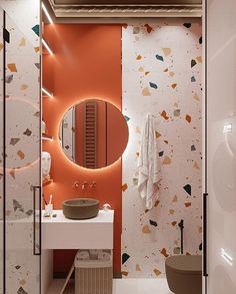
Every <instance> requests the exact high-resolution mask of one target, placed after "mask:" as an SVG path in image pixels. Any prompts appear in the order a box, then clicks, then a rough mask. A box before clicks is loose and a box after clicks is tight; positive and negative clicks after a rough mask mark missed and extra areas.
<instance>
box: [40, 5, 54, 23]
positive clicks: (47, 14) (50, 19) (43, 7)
mask: <svg viewBox="0 0 236 294" xmlns="http://www.w3.org/2000/svg"><path fill="white" fill-rule="evenodd" d="M42 9H43V12H44V13H45V15H46V17H47V19H48V21H49V23H50V24H53V20H52V18H51V16H50V14H49V12H48V10H47V8H46V6H45V4H44V3H43V2H42Z"/></svg>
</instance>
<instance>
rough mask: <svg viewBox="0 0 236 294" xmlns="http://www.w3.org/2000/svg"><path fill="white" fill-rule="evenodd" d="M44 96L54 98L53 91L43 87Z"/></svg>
mask: <svg viewBox="0 0 236 294" xmlns="http://www.w3.org/2000/svg"><path fill="white" fill-rule="evenodd" d="M42 96H43V97H48V98H53V93H52V92H49V91H48V90H47V89H46V88H44V87H42Z"/></svg>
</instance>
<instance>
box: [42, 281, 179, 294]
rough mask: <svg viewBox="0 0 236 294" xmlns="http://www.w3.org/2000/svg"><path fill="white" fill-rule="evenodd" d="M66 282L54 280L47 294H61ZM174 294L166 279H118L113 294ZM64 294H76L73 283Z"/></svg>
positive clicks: (114, 283)
mask: <svg viewBox="0 0 236 294" xmlns="http://www.w3.org/2000/svg"><path fill="white" fill-rule="evenodd" d="M63 281H64V280H54V281H53V284H52V285H51V287H50V289H49V291H48V293H47V294H59V293H60V289H61V288H62V285H63ZM131 293H135V294H147V293H150V294H173V293H172V292H170V291H169V289H168V286H167V282H166V279H116V280H114V281H113V294H131ZM64 294H74V285H73V282H71V283H70V284H69V285H68V287H67V289H66V291H65V292H64Z"/></svg>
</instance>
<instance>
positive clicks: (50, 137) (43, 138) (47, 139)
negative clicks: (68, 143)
mask: <svg viewBox="0 0 236 294" xmlns="http://www.w3.org/2000/svg"><path fill="white" fill-rule="evenodd" d="M42 140H44V141H52V140H53V137H52V136H49V135H47V134H42Z"/></svg>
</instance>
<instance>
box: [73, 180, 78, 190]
mask: <svg viewBox="0 0 236 294" xmlns="http://www.w3.org/2000/svg"><path fill="white" fill-rule="evenodd" d="M72 186H73V188H75V189H78V188H79V181H75V182H74V184H73V185H72Z"/></svg>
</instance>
